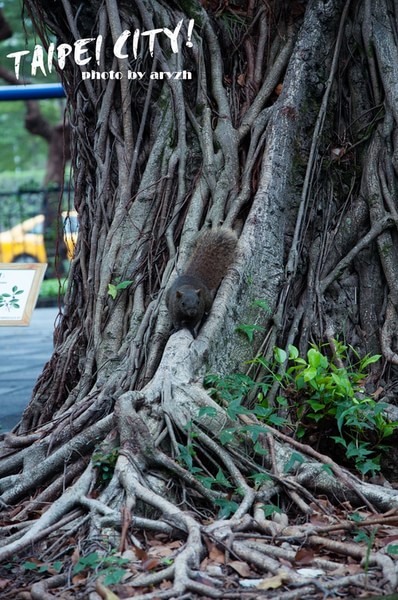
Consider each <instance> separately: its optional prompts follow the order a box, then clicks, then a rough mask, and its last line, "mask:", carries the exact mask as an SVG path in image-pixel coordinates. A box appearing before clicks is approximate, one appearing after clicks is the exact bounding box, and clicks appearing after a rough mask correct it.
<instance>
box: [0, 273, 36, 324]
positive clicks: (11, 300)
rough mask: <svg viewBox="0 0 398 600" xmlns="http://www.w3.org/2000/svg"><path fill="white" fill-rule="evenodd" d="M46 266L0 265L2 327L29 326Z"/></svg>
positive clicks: (0, 313) (0, 318) (0, 315)
mask: <svg viewBox="0 0 398 600" xmlns="http://www.w3.org/2000/svg"><path fill="white" fill-rule="evenodd" d="M46 268H47V265H46V264H39V263H0V327H9V326H10V325H12V326H15V325H22V326H26V325H29V323H30V319H31V317H32V313H33V309H34V307H35V306H36V302H37V297H38V295H39V290H40V285H41V282H42V281H43V277H44V273H45V271H46Z"/></svg>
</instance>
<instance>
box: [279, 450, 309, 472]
mask: <svg viewBox="0 0 398 600" xmlns="http://www.w3.org/2000/svg"><path fill="white" fill-rule="evenodd" d="M296 462H298V463H299V464H300V465H301V464H302V463H303V462H305V458H304V456H303V455H302V454H300V453H299V452H292V454H291V455H290V458H289V460H288V462H287V463H286V465H285V468H284V472H285V473H289V472H290V471H291V470H292V469H293V467H294V465H295V464H296Z"/></svg>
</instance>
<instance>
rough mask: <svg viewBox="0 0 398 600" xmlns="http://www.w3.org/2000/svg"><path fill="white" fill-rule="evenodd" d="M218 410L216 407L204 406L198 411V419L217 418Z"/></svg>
mask: <svg viewBox="0 0 398 600" xmlns="http://www.w3.org/2000/svg"><path fill="white" fill-rule="evenodd" d="M216 416H217V409H216V408H214V406H202V407H201V408H200V409H199V410H198V417H216Z"/></svg>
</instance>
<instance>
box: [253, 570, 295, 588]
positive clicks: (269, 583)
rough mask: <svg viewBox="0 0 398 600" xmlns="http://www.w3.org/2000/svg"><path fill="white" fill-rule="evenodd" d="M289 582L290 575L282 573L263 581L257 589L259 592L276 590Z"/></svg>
mask: <svg viewBox="0 0 398 600" xmlns="http://www.w3.org/2000/svg"><path fill="white" fill-rule="evenodd" d="M287 581H289V577H288V574H287V573H284V572H283V571H280V573H278V574H277V575H274V576H273V577H268V578H267V579H263V580H262V582H261V583H259V584H258V585H257V586H256V587H257V589H258V590H276V589H278V588H279V587H281V586H282V585H284V584H285V583H286V582H287Z"/></svg>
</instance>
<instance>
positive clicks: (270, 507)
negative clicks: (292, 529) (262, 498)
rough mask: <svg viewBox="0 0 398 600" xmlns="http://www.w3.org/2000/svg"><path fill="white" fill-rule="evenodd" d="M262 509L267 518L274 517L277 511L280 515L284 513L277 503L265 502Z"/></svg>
mask: <svg viewBox="0 0 398 600" xmlns="http://www.w3.org/2000/svg"><path fill="white" fill-rule="evenodd" d="M261 509H262V511H263V513H264V517H265V518H266V519H267V518H268V517H272V515H274V514H275V513H277V514H278V515H280V514H282V511H281V509H280V508H279V506H276V505H275V504H263V506H261Z"/></svg>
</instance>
